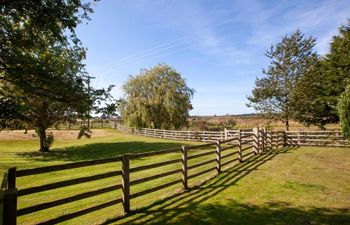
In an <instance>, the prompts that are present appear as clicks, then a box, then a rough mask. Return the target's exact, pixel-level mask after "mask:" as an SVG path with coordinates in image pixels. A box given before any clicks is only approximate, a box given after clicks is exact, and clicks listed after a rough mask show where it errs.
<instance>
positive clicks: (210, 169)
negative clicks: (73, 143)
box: [3, 129, 283, 225]
mask: <svg viewBox="0 0 350 225" xmlns="http://www.w3.org/2000/svg"><path fill="white" fill-rule="evenodd" d="M233 135H234V137H230V138H227V139H226V140H216V141H211V142H208V143H205V144H201V145H195V146H182V147H181V148H180V147H179V148H173V149H165V150H159V151H151V152H143V153H134V154H124V155H122V156H120V157H114V158H108V159H101V160H93V161H84V162H75V163H68V164H63V165H54V166H46V167H39V168H33V169H22V170H17V169H16V168H10V169H9V170H8V173H7V178H6V187H5V189H4V192H5V198H4V210H3V211H4V214H3V215H4V224H5V225H12V224H16V218H17V217H21V216H23V215H27V214H31V213H34V212H38V211H41V210H47V209H50V208H52V207H56V206H60V205H65V204H69V203H71V202H75V201H78V200H82V199H86V198H90V197H92V196H96V195H100V194H103V193H107V192H111V191H116V190H120V195H119V198H117V197H118V196H116V198H115V199H109V200H108V201H106V202H103V203H101V204H99V205H94V206H91V207H89V208H84V209H82V210H80V211H77V212H72V213H70V212H67V213H65V214H64V215H60V216H58V217H57V218H53V219H49V220H46V221H38V223H39V224H56V223H59V222H63V221H66V220H69V219H73V218H75V217H77V216H81V215H84V214H87V213H90V212H93V211H96V210H100V209H103V208H106V207H109V206H112V205H116V204H121V206H122V207H123V210H124V212H125V213H128V212H129V211H130V210H131V209H132V206H131V204H130V200H131V199H135V198H139V197H140V196H145V195H148V194H150V193H153V192H156V191H159V190H162V189H164V188H168V187H172V186H173V185H176V184H181V186H182V188H183V189H188V188H190V185H189V181H190V180H192V179H194V178H196V177H199V176H202V175H208V174H212V175H214V176H215V175H218V174H220V173H221V171H223V170H226V169H228V168H230V167H232V166H233V165H235V164H236V163H240V162H243V161H244V160H246V159H247V158H250V157H252V156H253V155H258V154H260V153H263V152H265V151H268V150H269V149H271V148H278V146H279V145H281V144H283V141H282V140H283V133H281V132H275V133H273V134H271V135H270V136H268V135H267V134H266V132H265V131H264V130H259V129H253V130H252V131H250V132H246V131H245V132H242V131H241V130H237V132H235V133H234V134H231V136H233ZM174 153H177V154H175V155H174V157H172V158H169V159H167V160H165V161H159V158H161V157H157V158H149V157H152V156H160V155H166V154H174ZM141 158H142V161H143V162H147V160H148V161H149V162H151V163H145V164H142V165H136V166H134V161H136V162H137V161H139V159H141ZM114 162H119V163H120V165H121V166H120V170H114V171H109V172H105V173H102V174H95V175H89V176H85V177H79V178H74V179H71V178H70V179H69V180H61V181H58V182H57V181H55V182H53V183H45V184H43V185H39V186H31V187H25V188H21V187H18V186H17V185H16V180H17V179H21V177H26V176H34V175H35V176H36V175H40V174H43V173H51V172H57V171H61V170H71V169H77V168H81V167H90V166H95V165H101V164H107V163H114ZM168 165H176V167H174V168H172V169H170V170H167V169H164V166H168ZM113 168H114V167H113ZM154 168H156V169H157V170H156V171H157V174H155V175H149V174H148V173H147V171H148V170H150V169H154ZM168 169H169V168H168ZM194 169H195V170H194ZM198 170H199V171H198ZM135 172H138V173H142V174H141V175H142V176H141V177H138V178H136V179H131V176H130V175H131V174H133V173H135ZM53 174H55V173H53ZM174 174H177V175H179V179H175V180H172V181H170V182H166V183H160V184H158V185H156V186H155V187H151V188H149V189H146V190H142V191H138V192H135V193H133V192H131V191H130V188H131V187H132V186H135V185H139V184H143V183H144V182H149V181H154V180H156V179H159V178H165V177H168V176H171V175H174ZM109 177H120V181H121V182H120V183H118V182H116V183H115V184H113V185H111V186H107V187H104V188H102V189H98V190H93V191H85V192H83V193H79V194H77V195H74V196H70V197H63V198H60V199H57V200H54V201H48V202H39V203H37V202H34V204H33V205H30V206H26V207H22V208H20V209H18V208H17V201H22V200H24V199H25V198H26V197H27V196H30V195H33V194H37V193H40V192H44V191H48V190H53V189H57V188H65V187H67V186H71V185H76V184H81V183H85V182H91V181H96V180H102V179H105V178H109ZM158 182H164V179H162V180H158ZM82 190H84V189H82ZM174 191H175V190H174ZM28 198H30V197H28ZM137 207H141V206H137Z"/></svg>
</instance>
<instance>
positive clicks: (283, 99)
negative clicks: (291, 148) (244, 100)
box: [247, 30, 318, 130]
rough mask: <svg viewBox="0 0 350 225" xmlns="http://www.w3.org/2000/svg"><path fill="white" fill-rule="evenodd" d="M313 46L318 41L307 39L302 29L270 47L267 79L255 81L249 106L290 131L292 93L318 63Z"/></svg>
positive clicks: (265, 72)
mask: <svg viewBox="0 0 350 225" xmlns="http://www.w3.org/2000/svg"><path fill="white" fill-rule="evenodd" d="M314 46H315V39H313V38H312V37H309V38H305V37H304V34H302V32H301V31H299V30H297V31H295V32H294V33H293V34H291V35H290V36H287V35H286V36H285V37H284V38H283V39H282V41H281V42H280V43H278V44H276V45H275V46H271V49H270V50H269V51H267V52H266V56H267V57H268V58H269V59H270V60H271V62H270V65H269V67H268V69H267V70H265V69H264V70H263V74H265V75H266V76H265V77H263V78H260V79H259V78H257V79H256V82H255V88H254V89H253V91H252V95H251V96H249V97H248V100H249V101H250V103H249V104H247V105H248V106H249V107H253V108H254V109H255V110H257V111H259V112H261V113H264V114H267V115H270V116H273V117H278V118H279V119H281V120H282V121H284V123H285V126H286V129H287V130H288V129H289V120H290V118H291V117H293V108H292V107H293V102H292V100H293V99H292V92H293V90H294V88H295V87H296V84H297V82H298V81H299V80H300V79H301V78H302V77H303V76H304V74H306V73H309V71H311V70H313V68H314V67H315V65H316V64H317V62H318V55H317V53H316V52H315V51H313V47H314Z"/></svg>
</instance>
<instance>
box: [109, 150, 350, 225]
mask: <svg viewBox="0 0 350 225" xmlns="http://www.w3.org/2000/svg"><path fill="white" fill-rule="evenodd" d="M293 149H295V147H289V148H282V149H278V150H271V151H269V152H267V153H264V154H260V155H257V156H251V157H250V158H248V159H246V160H245V162H243V163H240V164H237V165H235V166H233V167H232V168H230V169H228V170H227V171H225V172H223V173H222V174H221V175H220V176H218V177H217V178H215V179H211V180H209V181H207V182H205V183H204V184H202V185H200V186H195V187H192V188H191V189H189V190H188V191H183V192H178V193H176V194H174V195H171V196H169V197H167V198H165V199H162V200H159V201H157V202H154V203H153V204H151V205H149V206H146V207H142V208H139V209H137V210H134V211H133V212H131V213H129V214H126V215H124V216H122V217H117V218H114V219H110V220H108V221H106V222H105V223H104V224H123V225H127V224H181V225H183V224H191V225H192V224H220V225H221V224H350V209H349V208H345V209H336V208H310V207H309V208H297V207H293V206H290V205H288V203H286V202H271V203H265V204H263V205H254V204H251V205H247V204H241V203H238V202H236V201H234V200H231V201H229V202H227V200H226V202H225V204H222V203H221V202H218V203H216V204H212V203H207V204H205V203H204V202H205V201H206V200H208V199H210V198H212V197H214V196H215V195H217V194H218V193H220V192H222V191H224V190H225V189H227V188H229V187H232V186H233V185H235V184H236V183H237V182H238V181H239V180H241V179H242V178H244V177H245V176H247V175H249V174H250V173H251V172H252V171H254V170H256V169H258V168H259V167H260V166H261V165H263V164H265V163H266V162H267V161H269V160H272V159H273V158H274V157H276V156H277V155H279V154H282V153H290V152H291V151H292V150H293ZM262 188H263V187H262ZM232 198H234V196H232ZM201 203H202V204H201Z"/></svg>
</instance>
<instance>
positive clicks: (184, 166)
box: [181, 146, 188, 189]
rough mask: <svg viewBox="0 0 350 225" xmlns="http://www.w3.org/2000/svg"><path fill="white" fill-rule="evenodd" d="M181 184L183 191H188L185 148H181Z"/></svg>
mask: <svg viewBox="0 0 350 225" xmlns="http://www.w3.org/2000/svg"><path fill="white" fill-rule="evenodd" d="M181 163H182V184H183V186H184V189H188V181H187V146H182V160H181Z"/></svg>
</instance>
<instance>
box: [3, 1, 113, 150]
mask: <svg viewBox="0 0 350 225" xmlns="http://www.w3.org/2000/svg"><path fill="white" fill-rule="evenodd" d="M0 12H1V14H0V25H1V28H0V122H1V127H2V128H4V127H6V126H9V125H11V124H18V125H20V126H21V127H23V128H35V129H36V131H37V133H38V135H39V138H40V151H43V152H46V151H49V146H50V143H51V142H52V140H53V138H52V135H48V134H47V133H46V130H47V128H49V127H52V126H55V125H58V124H60V123H62V122H65V121H70V120H74V119H75V118H76V116H77V115H78V114H80V115H83V114H85V113H86V112H87V108H88V106H89V105H91V104H92V102H93V101H94V100H95V99H101V98H102V97H103V96H105V95H106V90H104V89H102V90H94V91H92V92H91V93H92V94H91V95H89V94H88V92H87V90H86V87H85V85H84V82H83V75H84V74H86V71H85V65H84V64H83V63H82V61H83V60H84V59H85V49H84V48H83V47H82V45H81V42H80V40H79V39H78V37H77V36H76V34H75V28H76V26H77V25H78V24H79V23H81V22H82V20H83V19H88V14H89V13H91V12H92V8H91V6H90V3H89V2H84V1H80V0H68V1H65V0H42V1H24V0H19V1H11V0H5V1H2V2H1V5H0ZM107 95H108V94H107Z"/></svg>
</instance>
